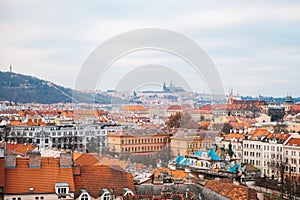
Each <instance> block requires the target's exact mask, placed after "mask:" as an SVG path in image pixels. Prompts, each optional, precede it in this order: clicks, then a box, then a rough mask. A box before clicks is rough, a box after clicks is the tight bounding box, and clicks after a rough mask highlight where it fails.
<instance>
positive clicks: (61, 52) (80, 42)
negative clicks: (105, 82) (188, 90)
mask: <svg viewBox="0 0 300 200" xmlns="http://www.w3.org/2000/svg"><path fill="white" fill-rule="evenodd" d="M170 8H171V9H170ZM166 10H168V12H167V11H166ZM299 10H300V3H298V2H297V1H289V2H273V1H264V2H259V3H257V2H255V3H253V2H230V1H226V2H219V1H210V2H209V3H208V2H202V1H191V2H186V1H175V2H174V1H154V3H153V1H151V2H140V1H137V0H132V1H125V2H119V1H113V2H98V1H90V4H88V3H86V2H80V1H78V2H61V1H43V2H39V1H33V0H30V1H26V2H23V1H21V2H20V1H14V0H12V1H1V2H0V11H1V12H0V31H1V38H0V43H1V46H0V52H1V53H0V60H1V63H0V66H1V70H4V69H8V66H9V65H10V64H13V66H14V69H15V70H16V71H19V72H22V73H27V74H32V75H35V76H40V77H42V78H45V79H50V80H52V81H55V82H58V83H60V84H62V85H67V86H69V87H73V82H74V80H75V79H76V73H77V72H78V71H79V69H80V66H81V65H82V63H83V62H84V60H85V59H86V58H87V57H88V55H89V53H90V52H92V51H93V50H94V49H95V48H96V47H97V46H98V45H100V44H101V43H102V42H104V41H106V40H107V39H109V38H111V37H113V36H114V35H117V34H120V33H122V32H124V31H129V30H132V29H137V28H148V27H154V28H165V29H170V30H174V31H177V32H180V33H182V34H184V35H186V36H187V37H190V38H191V39H193V40H195V41H196V42H197V43H198V44H200V45H201V46H203V48H204V49H205V51H206V52H207V53H208V55H209V56H210V57H211V58H212V60H213V61H214V63H215V64H216V67H217V68H218V69H219V72H220V74H221V76H222V79H223V81H224V84H225V89H226V87H228V86H231V87H236V88H237V89H238V90H240V91H244V92H248V91H251V93H252V94H256V93H258V92H259V93H268V92H269V91H272V92H274V93H278V92H279V91H278V90H277V88H278V86H277V85H276V83H275V82H272V80H288V77H289V79H291V80H292V81H293V83H294V85H299V84H300V82H299V81H300V80H298V78H297V77H295V76H296V75H295V74H299V73H300V72H299V62H300V60H299V53H300V40H299V34H300V28H299V27H300V26H299V23H300V12H299ZM154 55H156V54H153V56H152V57H151V56H149V55H148V56H146V55H140V56H136V57H130V56H129V57H128V59H127V60H126V59H124V60H123V61H124V62H127V63H132V65H136V66H137V65H142V64H150V63H156V64H170V65H172V66H176V67H177V68H178V70H181V71H184V70H185V67H186V66H185V67H181V68H180V66H184V65H181V64H182V63H180V61H178V60H177V59H176V58H173V57H172V56H165V55H161V56H160V57H157V58H154ZM121 62H122V61H121ZM127 63H123V64H124V65H126V66H128V64H127ZM123 64H122V63H119V64H118V63H117V64H116V65H115V67H116V69H118V66H119V67H120V66H122V65H123ZM57 72H59V74H58V73H57ZM268 72H271V73H268ZM115 73H117V72H115ZM257 73H262V74H264V75H263V76H262V75H257ZM186 74H187V75H186V76H192V75H191V74H192V72H186ZM282 76H284V78H282ZM191 80H193V79H191ZM266 82H267V83H271V82H272V84H266ZM283 86H284V87H286V88H284V89H286V90H288V89H289V87H291V88H293V89H292V90H294V91H295V93H297V94H298V95H300V93H299V91H297V89H296V88H294V86H293V85H292V86H291V85H288V84H286V85H285V84H284V85H283ZM284 89H282V90H284ZM257 90H260V91H258V92H256V91H257ZM280 92H282V91H280Z"/></svg>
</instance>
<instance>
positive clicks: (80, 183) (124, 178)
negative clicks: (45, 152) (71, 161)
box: [74, 165, 136, 198]
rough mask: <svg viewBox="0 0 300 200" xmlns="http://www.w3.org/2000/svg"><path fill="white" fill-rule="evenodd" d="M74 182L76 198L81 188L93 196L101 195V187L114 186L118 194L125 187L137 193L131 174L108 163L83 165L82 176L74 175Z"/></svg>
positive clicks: (110, 187) (109, 187) (108, 187)
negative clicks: (107, 164)
mask: <svg viewBox="0 0 300 200" xmlns="http://www.w3.org/2000/svg"><path fill="white" fill-rule="evenodd" d="M74 183H75V198H77V197H78V196H79V193H80V190H81V189H85V190H86V191H87V192H88V193H89V194H90V195H91V196H92V197H93V198H97V197H99V192H100V190H101V189H108V190H110V189H112V188H113V189H114V191H115V195H116V196H119V195H120V193H121V191H122V189H123V188H128V189H130V190H131V191H132V192H133V193H136V192H135V188H134V184H133V178H132V175H131V174H128V173H126V172H124V171H120V170H116V169H114V168H112V167H109V166H106V165H92V166H81V167H80V176H78V175H77V176H74Z"/></svg>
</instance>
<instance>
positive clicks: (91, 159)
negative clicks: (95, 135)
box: [75, 153, 100, 165]
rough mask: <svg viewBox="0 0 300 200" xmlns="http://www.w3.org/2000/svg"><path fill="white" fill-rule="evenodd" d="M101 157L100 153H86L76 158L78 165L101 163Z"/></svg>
mask: <svg viewBox="0 0 300 200" xmlns="http://www.w3.org/2000/svg"><path fill="white" fill-rule="evenodd" d="M99 161H100V157H99V154H98V153H84V154H82V155H81V156H79V157H78V158H77V159H76V160H75V164H76V165H94V164H96V163H99Z"/></svg>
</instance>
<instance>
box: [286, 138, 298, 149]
mask: <svg viewBox="0 0 300 200" xmlns="http://www.w3.org/2000/svg"><path fill="white" fill-rule="evenodd" d="M286 145H287V146H298V147H300V138H292V139H290V140H289V141H288V142H287V143H286Z"/></svg>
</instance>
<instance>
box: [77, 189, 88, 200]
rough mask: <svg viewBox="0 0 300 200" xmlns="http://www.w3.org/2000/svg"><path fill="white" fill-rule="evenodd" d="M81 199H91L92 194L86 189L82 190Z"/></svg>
mask: <svg viewBox="0 0 300 200" xmlns="http://www.w3.org/2000/svg"><path fill="white" fill-rule="evenodd" d="M79 200H90V195H89V194H88V192H87V191H86V190H85V189H81V190H80V195H79Z"/></svg>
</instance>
